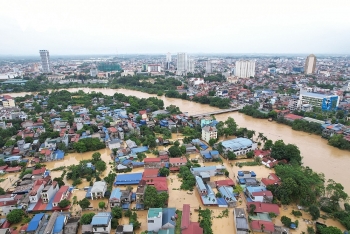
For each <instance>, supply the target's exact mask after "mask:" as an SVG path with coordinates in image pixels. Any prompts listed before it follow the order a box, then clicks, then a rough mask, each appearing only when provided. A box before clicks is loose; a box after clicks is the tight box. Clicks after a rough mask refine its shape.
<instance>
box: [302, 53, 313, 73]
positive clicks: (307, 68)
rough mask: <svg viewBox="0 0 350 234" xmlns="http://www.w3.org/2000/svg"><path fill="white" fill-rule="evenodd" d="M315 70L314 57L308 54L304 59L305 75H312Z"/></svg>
mask: <svg viewBox="0 0 350 234" xmlns="http://www.w3.org/2000/svg"><path fill="white" fill-rule="evenodd" d="M315 69H316V56H315V55H314V54H310V55H309V56H307V58H306V61H305V69H304V72H305V74H306V75H308V74H314V73H315Z"/></svg>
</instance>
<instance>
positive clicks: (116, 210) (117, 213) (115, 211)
mask: <svg viewBox="0 0 350 234" xmlns="http://www.w3.org/2000/svg"><path fill="white" fill-rule="evenodd" d="M112 217H113V218H116V219H121V218H122V217H123V208H121V207H119V206H115V207H113V208H112Z"/></svg>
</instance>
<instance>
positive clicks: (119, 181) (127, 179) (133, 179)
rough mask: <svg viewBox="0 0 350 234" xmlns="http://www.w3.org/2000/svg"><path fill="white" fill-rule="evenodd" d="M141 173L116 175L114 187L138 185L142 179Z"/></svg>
mask: <svg viewBox="0 0 350 234" xmlns="http://www.w3.org/2000/svg"><path fill="white" fill-rule="evenodd" d="M142 174H143V173H131V174H119V175H117V178H116V181H115V183H114V184H115V185H127V184H138V183H139V182H140V181H141V179H142Z"/></svg>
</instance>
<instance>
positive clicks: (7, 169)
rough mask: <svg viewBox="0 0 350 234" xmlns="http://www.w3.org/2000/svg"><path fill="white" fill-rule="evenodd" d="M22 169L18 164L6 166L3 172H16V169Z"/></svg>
mask: <svg viewBox="0 0 350 234" xmlns="http://www.w3.org/2000/svg"><path fill="white" fill-rule="evenodd" d="M20 170H22V167H20V166H18V167H8V168H6V170H5V172H16V171H20Z"/></svg>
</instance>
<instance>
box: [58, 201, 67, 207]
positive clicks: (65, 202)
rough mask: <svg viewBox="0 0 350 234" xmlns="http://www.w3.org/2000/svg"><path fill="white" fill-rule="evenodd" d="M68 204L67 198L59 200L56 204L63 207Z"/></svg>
mask: <svg viewBox="0 0 350 234" xmlns="http://www.w3.org/2000/svg"><path fill="white" fill-rule="evenodd" d="M69 205H70V201H69V200H67V199H63V200H62V201H60V202H59V203H58V206H59V207H60V208H65V207H67V206H69Z"/></svg>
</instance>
